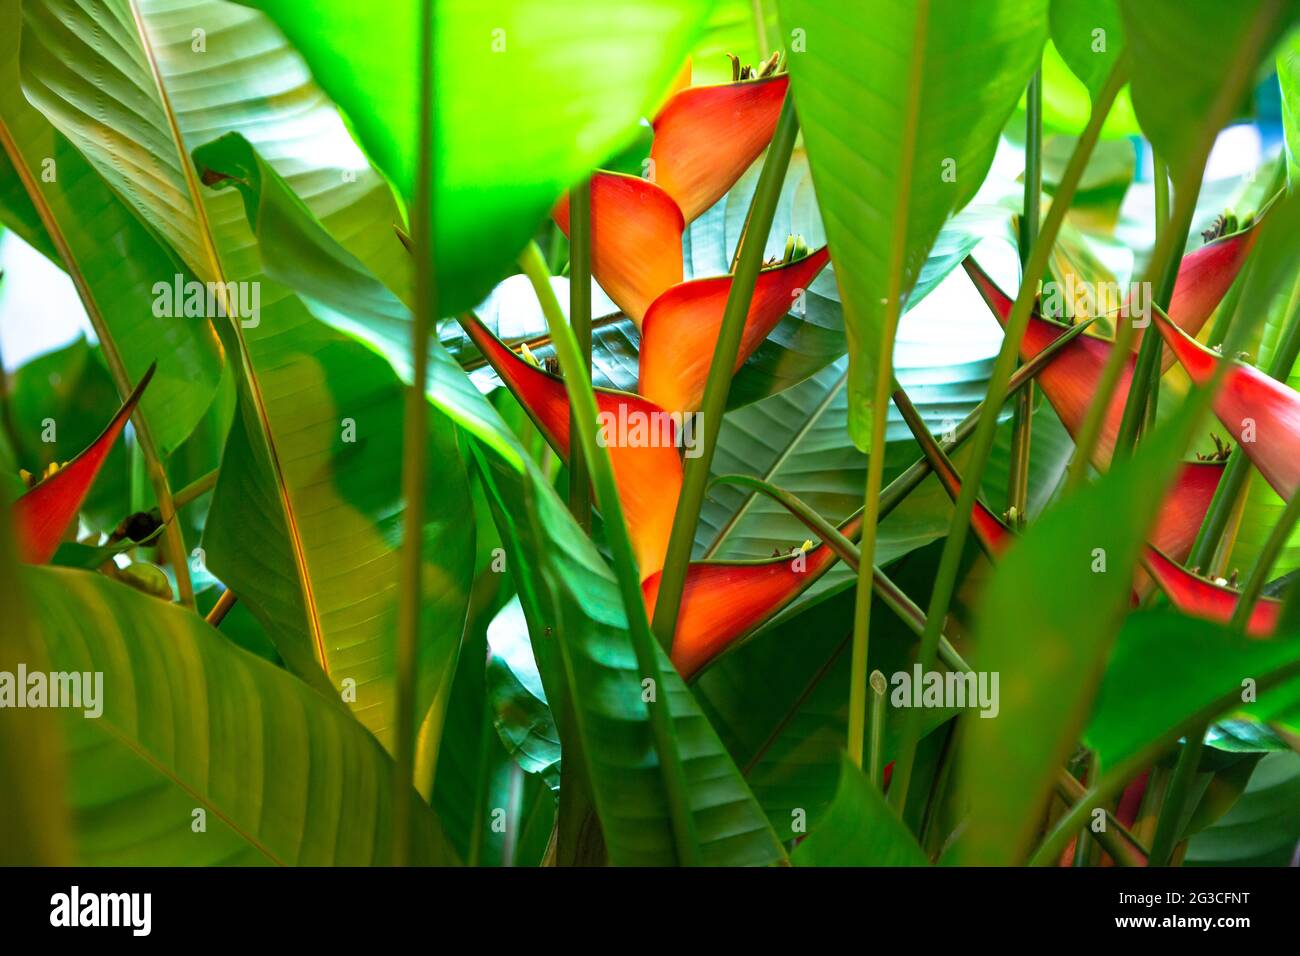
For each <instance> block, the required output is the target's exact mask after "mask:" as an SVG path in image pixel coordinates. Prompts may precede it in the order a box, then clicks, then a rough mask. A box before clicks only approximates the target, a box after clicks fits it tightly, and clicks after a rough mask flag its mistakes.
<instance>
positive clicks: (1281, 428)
mask: <svg viewBox="0 0 1300 956" xmlns="http://www.w3.org/2000/svg"><path fill="white" fill-rule="evenodd" d="M1156 321H1157V324H1158V326H1159V328H1160V333H1161V335H1163V336H1164V339H1165V342H1166V343H1167V344H1168V345H1169V347H1170V349H1172V350H1173V353H1174V355H1175V356H1176V357H1177V358H1178V361H1179V362H1180V363H1181V364H1182V366H1183V368H1184V369H1186V370H1187V374H1188V375H1189V376H1191V378H1192V381H1194V382H1196V383H1198V384H1204V383H1205V382H1207V381H1209V379H1210V376H1211V375H1213V374H1214V369H1215V366H1216V365H1217V364H1218V363H1219V362H1223V361H1227V360H1226V359H1224V358H1223V357H1222V356H1220V355H1219V354H1218V353H1217V352H1213V351H1211V350H1210V349H1207V348H1206V347H1205V346H1203V345H1201V343H1199V342H1197V341H1196V340H1195V339H1192V338H1190V337H1188V336H1187V334H1186V333H1184V332H1183V331H1182V330H1181V329H1179V328H1178V327H1177V326H1175V325H1174V324H1173V323H1172V322H1170V321H1169V320H1168V319H1166V318H1164V317H1163V316H1157V317H1156ZM1214 414H1215V415H1217V416H1218V419H1219V421H1220V422H1222V423H1223V427H1224V428H1226V429H1227V430H1228V432H1229V434H1231V435H1232V437H1233V438H1234V439H1236V441H1237V443H1238V444H1239V445H1241V448H1242V451H1243V452H1245V454H1246V457H1247V458H1249V459H1250V460H1251V463H1252V464H1253V465H1254V466H1255V467H1256V468H1258V469H1259V472H1260V474H1262V475H1263V476H1264V478H1265V479H1266V480H1267V481H1268V483H1269V484H1270V485H1272V486H1273V490H1274V491H1276V492H1277V493H1278V494H1279V495H1281V496H1282V497H1283V498H1286V499H1288V500H1290V498H1291V496H1292V495H1293V494H1295V492H1296V488H1297V487H1300V393H1297V392H1296V391H1295V389H1293V388H1290V387H1289V386H1287V385H1284V384H1283V383H1282V382H1279V381H1278V380H1277V379H1275V378H1272V377H1270V376H1268V375H1265V374H1264V373H1263V372H1261V371H1259V369H1256V368H1252V367H1251V366H1249V365H1243V364H1242V363H1241V362H1236V361H1233V362H1231V364H1230V366H1229V368H1228V369H1227V372H1226V374H1225V375H1224V379H1223V384H1222V386H1221V387H1220V389H1219V392H1218V394H1216V395H1215V396H1214Z"/></svg>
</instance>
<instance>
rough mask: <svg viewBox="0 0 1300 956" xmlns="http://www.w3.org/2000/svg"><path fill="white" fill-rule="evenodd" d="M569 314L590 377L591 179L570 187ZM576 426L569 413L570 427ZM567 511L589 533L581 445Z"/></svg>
mask: <svg viewBox="0 0 1300 956" xmlns="http://www.w3.org/2000/svg"><path fill="white" fill-rule="evenodd" d="M569 317H570V321H571V322H572V323H573V334H574V337H575V338H576V339H577V343H578V351H579V353H580V354H581V355H582V356H584V358H585V361H584V363H583V365H584V374H585V376H586V380H587V381H588V382H590V381H591V180H590V179H584V180H583V181H582V182H581V183H579V184H578V185H577V186H574V187H573V189H571V190H570V191H569ZM576 430H577V424H576V422H575V421H574V419H573V415H572V413H571V414H570V415H569V431H570V432H573V431H576ZM569 511H571V512H572V513H573V517H574V518H575V519H576V520H577V522H578V525H579V527H581V528H582V530H583V531H585V532H587V533H588V534H590V533H591V478H590V476H589V475H588V474H587V464H586V460H585V459H584V458H583V457H582V446H581V445H580V444H572V445H571V447H570V451H569Z"/></svg>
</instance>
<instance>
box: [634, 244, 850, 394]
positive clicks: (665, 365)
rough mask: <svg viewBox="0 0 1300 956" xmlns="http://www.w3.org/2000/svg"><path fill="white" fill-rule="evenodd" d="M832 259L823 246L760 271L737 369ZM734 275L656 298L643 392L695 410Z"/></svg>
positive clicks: (646, 340)
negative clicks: (787, 261)
mask: <svg viewBox="0 0 1300 956" xmlns="http://www.w3.org/2000/svg"><path fill="white" fill-rule="evenodd" d="M829 259H830V253H829V252H828V251H827V249H826V248H825V247H824V246H823V247H822V248H821V249H818V250H817V251H816V252H813V253H810V254H809V255H807V256H804V257H803V258H802V259H796V260H794V261H793V262H789V263H785V264H782V265H778V266H774V267H772V268H769V269H764V270H763V271H762V272H760V273H759V275H758V281H757V283H755V286H754V296H753V299H751V301H750V305H749V315H748V316H747V317H746V319H745V331H744V333H743V336H742V338H741V342H740V350H739V352H738V354H737V356H736V365H735V368H734V369H733V370H732V371H733V372H735V371H738V370H739V369H740V366H741V365H743V364H744V363H745V360H746V359H748V358H749V356H750V355H752V354H753V352H754V350H755V349H756V348H758V346H759V345H760V344H761V343H762V341H763V340H764V339H766V338H767V336H768V335H769V334H770V333H771V331H772V329H774V328H775V327H776V325H777V323H778V322H780V321H781V319H782V318H784V317H785V315H786V314H787V313H788V312H789V311H790V308H791V306H792V304H793V303H794V302H795V300H796V299H798V298H799V296H800V295H801V294H802V293H803V292H804V290H806V289H807V288H808V286H809V284H810V283H811V282H812V281H813V279H815V278H816V277H817V274H818V273H819V272H821V270H822V269H823V268H824V267H825V265H826V263H827V262H828V261H829ZM732 281H733V277H732V276H730V275H726V276H714V277H711V278H708V279H694V280H692V281H690V282H683V283H681V284H680V285H675V286H673V287H672V288H671V289H669V290H668V291H667V292H665V293H664V294H663V295H661V296H659V298H657V299H655V301H654V303H653V304H652V305H651V306H650V309H649V311H648V312H646V315H645V321H644V323H643V324H642V327H641V367H640V381H639V384H638V390H639V391H640V393H641V394H642V395H644V396H645V397H646V398H648V399H650V400H651V401H652V402H655V403H656V404H657V405H660V406H662V407H663V408H666V409H668V410H669V411H676V412H692V411H695V410H697V409H698V408H699V407H700V403H701V401H702V400H703V398H704V383H705V380H706V379H707V378H708V376H709V365H710V364H711V363H712V361H713V352H714V347H715V345H716V344H717V340H718V332H719V330H720V329H721V327H722V314H723V311H724V310H725V309H726V305H727V297H728V295H729V294H730V292H731V285H732Z"/></svg>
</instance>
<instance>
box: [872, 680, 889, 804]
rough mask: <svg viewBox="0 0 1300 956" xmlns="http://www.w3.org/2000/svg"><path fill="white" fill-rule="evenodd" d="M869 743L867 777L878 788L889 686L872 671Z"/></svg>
mask: <svg viewBox="0 0 1300 956" xmlns="http://www.w3.org/2000/svg"><path fill="white" fill-rule="evenodd" d="M870 684H871V743H870V745H869V746H868V748H867V776H868V778H869V779H870V780H871V782H872V783H873V784H875V785H876V786H880V761H881V753H882V748H883V746H884V739H885V691H886V690H888V688H889V684H888V683H887V682H886V680H885V675H884V674H882V673H881V672H880V671H878V670H876V671H872V672H871V678H870Z"/></svg>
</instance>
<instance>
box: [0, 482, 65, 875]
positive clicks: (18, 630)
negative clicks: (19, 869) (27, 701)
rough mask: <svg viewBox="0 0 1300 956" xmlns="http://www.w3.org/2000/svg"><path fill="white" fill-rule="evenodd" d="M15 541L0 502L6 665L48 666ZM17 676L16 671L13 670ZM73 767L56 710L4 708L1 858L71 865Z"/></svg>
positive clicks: (1, 659) (2, 667)
mask: <svg viewBox="0 0 1300 956" xmlns="http://www.w3.org/2000/svg"><path fill="white" fill-rule="evenodd" d="M21 573H22V572H21V571H20V565H19V564H18V553H17V549H16V548H15V546H14V538H13V520H12V517H11V515H10V510H9V503H8V502H3V503H0V604H3V607H4V614H5V626H4V627H2V628H0V672H4V673H5V674H8V675H16V674H17V673H18V668H19V665H23V666H25V667H26V668H27V669H28V670H29V671H36V672H39V671H48V661H47V660H46V654H45V648H44V647H42V646H41V640H40V634H39V632H38V631H37V629H36V623H35V621H34V620H33V619H32V617H31V614H30V608H29V604H30V598H29V597H28V595H27V594H26V592H25V590H24V587H23V583H24V582H23V579H22V578H20V577H19V575H20V574H21ZM11 679H13V678H11ZM66 777H67V768H66V767H65V763H64V754H63V737H62V732H61V729H60V727H59V720H58V717H57V713H56V711H54V710H53V709H51V708H48V707H23V708H12V709H10V708H6V710H5V711H4V713H3V715H0V778H3V779H4V781H5V785H4V786H3V787H0V866H66V865H68V864H69V863H71V862H72V833H71V820H70V814H69V812H68V806H67V799H66V793H67V784H66Z"/></svg>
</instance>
